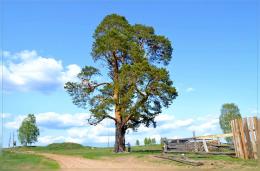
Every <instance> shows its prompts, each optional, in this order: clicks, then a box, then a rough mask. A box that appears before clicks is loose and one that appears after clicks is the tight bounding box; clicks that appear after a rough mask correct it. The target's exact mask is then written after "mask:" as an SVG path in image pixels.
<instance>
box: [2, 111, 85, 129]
mask: <svg viewBox="0 0 260 171" xmlns="http://www.w3.org/2000/svg"><path fill="white" fill-rule="evenodd" d="M35 116H36V122H37V125H38V126H40V127H43V128H48V129H67V128H71V127H82V126H87V125H88V124H87V119H88V118H89V114H87V113H76V114H66V113H64V114H63V113H55V112H46V113H39V114H36V115H35ZM25 117H26V115H18V116H17V117H16V118H15V119H14V120H13V121H9V122H7V123H6V124H5V127H7V128H11V129H18V128H19V126H20V125H21V123H22V121H23V119H24V118H25Z"/></svg>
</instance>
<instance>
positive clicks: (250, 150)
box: [242, 118, 254, 159]
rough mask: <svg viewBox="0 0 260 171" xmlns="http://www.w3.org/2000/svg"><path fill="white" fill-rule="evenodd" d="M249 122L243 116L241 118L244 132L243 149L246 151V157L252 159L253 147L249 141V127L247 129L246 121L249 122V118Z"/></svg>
mask: <svg viewBox="0 0 260 171" xmlns="http://www.w3.org/2000/svg"><path fill="white" fill-rule="evenodd" d="M248 119H249V122H248V120H247V118H243V120H242V124H243V127H242V129H243V132H244V135H245V136H244V140H245V151H246V152H247V157H246V158H248V159H253V158H254V154H253V148H252V142H251V138H250V135H249V129H248V123H250V118H248Z"/></svg>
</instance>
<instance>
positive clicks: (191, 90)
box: [186, 87, 195, 93]
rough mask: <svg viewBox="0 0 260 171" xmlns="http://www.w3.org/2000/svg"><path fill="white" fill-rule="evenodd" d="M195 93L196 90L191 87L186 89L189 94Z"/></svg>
mask: <svg viewBox="0 0 260 171" xmlns="http://www.w3.org/2000/svg"><path fill="white" fill-rule="evenodd" d="M193 91H195V89H194V88H192V87H189V88H187V89H186V92H188V93H190V92H193Z"/></svg>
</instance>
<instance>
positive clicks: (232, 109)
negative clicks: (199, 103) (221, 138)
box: [219, 103, 241, 143]
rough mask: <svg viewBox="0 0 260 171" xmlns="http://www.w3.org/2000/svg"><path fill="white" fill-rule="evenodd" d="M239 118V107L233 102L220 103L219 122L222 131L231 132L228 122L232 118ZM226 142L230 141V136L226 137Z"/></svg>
mask: <svg viewBox="0 0 260 171" xmlns="http://www.w3.org/2000/svg"><path fill="white" fill-rule="evenodd" d="M237 118H241V114H240V111H239V108H238V106H237V105H236V104H234V103H226V104H223V105H222V108H221V115H220V117H219V124H220V127H221V129H222V131H223V132H224V133H230V132H231V125H230V122H231V121H232V120H234V119H237ZM226 141H227V142H229V143H230V142H232V139H231V138H230V137H227V138H226Z"/></svg>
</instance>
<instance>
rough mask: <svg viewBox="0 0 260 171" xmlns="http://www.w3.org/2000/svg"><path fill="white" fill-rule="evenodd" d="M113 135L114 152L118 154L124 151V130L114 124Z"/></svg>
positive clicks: (119, 125)
mask: <svg viewBox="0 0 260 171" xmlns="http://www.w3.org/2000/svg"><path fill="white" fill-rule="evenodd" d="M115 126H116V130H115V131H116V133H115V150H114V151H115V152H116V153H120V152H124V151H125V131H126V130H125V128H124V127H122V126H121V124H120V123H119V124H116V125H115Z"/></svg>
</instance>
